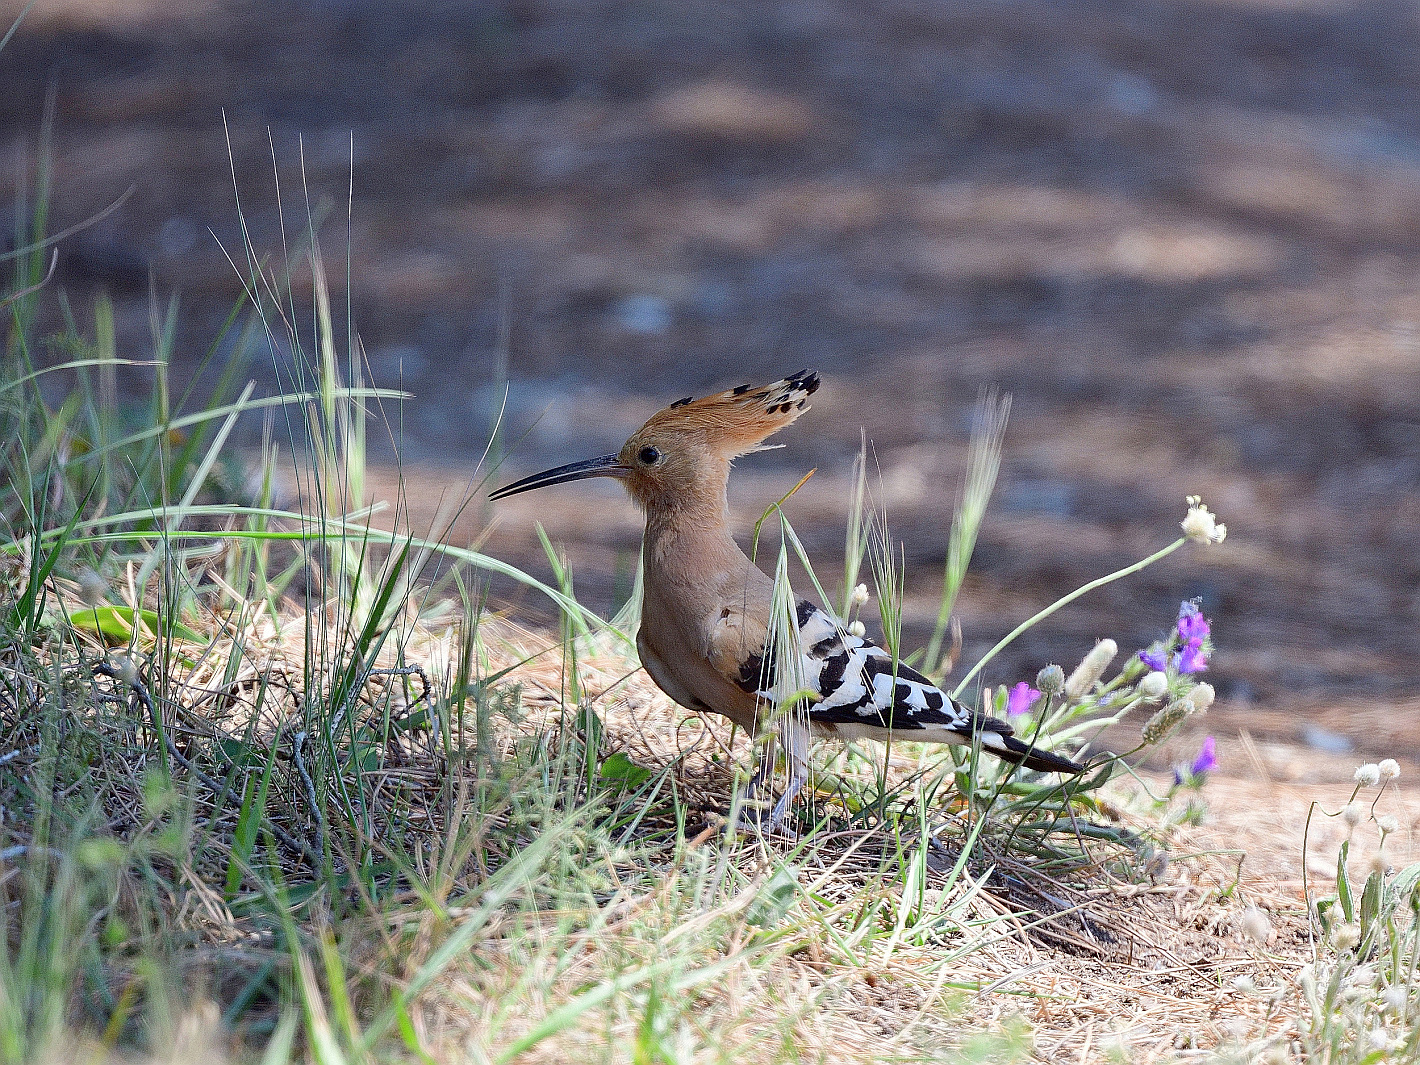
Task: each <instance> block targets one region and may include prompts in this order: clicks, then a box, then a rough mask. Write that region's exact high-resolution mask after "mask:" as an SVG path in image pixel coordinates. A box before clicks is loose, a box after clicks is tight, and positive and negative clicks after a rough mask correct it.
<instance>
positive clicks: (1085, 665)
mask: <svg viewBox="0 0 1420 1065" xmlns="http://www.w3.org/2000/svg"><path fill="white" fill-rule="evenodd" d="M1117 654H1119V644H1117V643H1115V642H1114V641H1113V640H1109V639H1104V640H1100V641H1099V643H1097V644H1095V645H1094V647H1093V648H1091V650H1090V653H1089V654H1087V655H1085V657H1084V658H1083V659H1081V661H1080V664H1079V665H1078V666H1076V667H1075V669H1074V672H1072V673H1071V674H1070V677H1069V679H1068V680H1066V681H1065V698H1067V699H1078V698H1080V697H1081V696H1082V695H1084V694H1085V693H1086V692H1087V691H1089V690H1090V689H1091V688H1093V687H1094V686H1095V681H1097V680H1099V679H1100V676H1101V675H1102V674H1103V673H1104V671H1105V668H1106V667H1107V666H1108V665H1109V664H1110V663H1111V662H1112V661H1114V656H1115V655H1117Z"/></svg>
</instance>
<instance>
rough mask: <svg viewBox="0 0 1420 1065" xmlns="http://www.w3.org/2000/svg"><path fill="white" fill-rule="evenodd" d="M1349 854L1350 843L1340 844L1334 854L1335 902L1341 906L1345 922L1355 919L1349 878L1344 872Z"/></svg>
mask: <svg viewBox="0 0 1420 1065" xmlns="http://www.w3.org/2000/svg"><path fill="white" fill-rule="evenodd" d="M1350 853H1351V841H1350V840H1349V839H1348V840H1346V841H1345V842H1344V843H1342V844H1341V849H1340V850H1339V851H1337V852H1336V901H1337V902H1338V903H1340V905H1341V913H1342V914H1343V915H1344V916H1345V918H1346V920H1347V921H1354V920H1355V919H1356V904H1355V902H1354V901H1352V898H1351V878H1350V876H1349V875H1348V874H1347V872H1346V859H1347V857H1348V856H1349V855H1350Z"/></svg>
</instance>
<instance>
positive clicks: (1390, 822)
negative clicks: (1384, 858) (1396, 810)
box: [1376, 814, 1400, 836]
mask: <svg viewBox="0 0 1420 1065" xmlns="http://www.w3.org/2000/svg"><path fill="white" fill-rule="evenodd" d="M1376 827H1378V828H1379V829H1380V830H1381V835H1383V836H1388V835H1390V834H1391V833H1392V832H1394V831H1396V830H1397V829H1399V828H1400V822H1399V821H1397V820H1396V819H1395V818H1394V817H1393V816H1391V815H1390V814H1381V816H1380V817H1377V818H1376Z"/></svg>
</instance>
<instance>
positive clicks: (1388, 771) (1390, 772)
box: [1376, 758, 1400, 780]
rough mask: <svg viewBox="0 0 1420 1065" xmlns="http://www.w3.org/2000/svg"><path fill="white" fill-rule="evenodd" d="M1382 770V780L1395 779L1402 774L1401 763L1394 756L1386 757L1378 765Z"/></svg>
mask: <svg viewBox="0 0 1420 1065" xmlns="http://www.w3.org/2000/svg"><path fill="white" fill-rule="evenodd" d="M1376 768H1377V769H1379V770H1380V773H1381V779H1382V780H1394V779H1395V778H1396V777H1398V776H1400V763H1399V762H1397V761H1396V760H1395V759H1394V758H1384V759H1382V760H1381V762H1380V764H1379V765H1377V766H1376Z"/></svg>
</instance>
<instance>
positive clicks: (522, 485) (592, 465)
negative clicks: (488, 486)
mask: <svg viewBox="0 0 1420 1065" xmlns="http://www.w3.org/2000/svg"><path fill="white" fill-rule="evenodd" d="M630 472H631V471H630V469H628V468H627V467H625V466H623V465H622V464H621V460H620V459H618V458H617V457H616V456H615V455H603V456H602V457H601V458H596V459H587V460H586V461H585V462H569V463H567V465H565V466H557V467H554V468H553V469H550V470H543V471H542V472H541V473H535V474H533V475H532V476H531V477H524V478H523V479H522V480H521V481H514V482H513V483H512V484H509V485H504V486H503V487H502V488H500V489H498V490H497V491H496V492H491V493H489V496H488V498H489V499H507V498H508V496H515V495H517V494H518V493H519V492H531V491H532V490H533V489H534V488H546V487H547V486H548V485H550V484H562V483H563V482H564V481H580V480H582V479H583V478H584V477H625V476H626V475H627V474H628V473H630Z"/></svg>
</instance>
